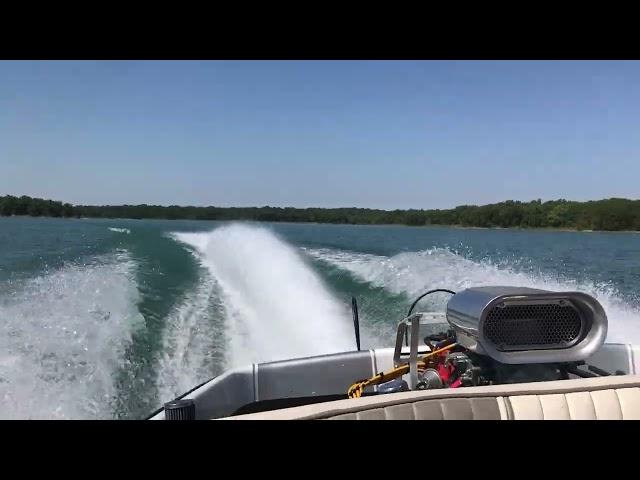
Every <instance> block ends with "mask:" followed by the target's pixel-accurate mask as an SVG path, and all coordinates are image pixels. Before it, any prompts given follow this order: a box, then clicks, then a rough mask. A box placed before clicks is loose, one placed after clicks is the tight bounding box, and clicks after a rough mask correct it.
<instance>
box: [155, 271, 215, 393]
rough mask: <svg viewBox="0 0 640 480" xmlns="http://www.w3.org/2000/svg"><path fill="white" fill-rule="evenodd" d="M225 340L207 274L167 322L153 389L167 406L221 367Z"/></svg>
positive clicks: (203, 275) (210, 281)
mask: <svg viewBox="0 0 640 480" xmlns="http://www.w3.org/2000/svg"><path fill="white" fill-rule="evenodd" d="M226 343H227V338H226V335H225V330H224V307H223V305H222V303H221V301H220V295H219V287H218V285H217V283H216V281H215V279H213V278H212V277H211V276H210V275H209V274H208V273H207V272H206V271H205V272H202V276H201V281H200V284H199V285H198V286H197V287H196V289H195V290H194V291H192V292H190V293H188V294H187V295H186V296H185V298H184V300H183V301H182V302H181V303H179V304H178V306H177V307H176V308H174V310H173V311H172V312H171V314H170V315H169V316H168V317H167V319H166V324H165V331H164V336H163V348H162V350H161V352H160V354H161V357H160V360H159V362H158V367H157V380H156V385H157V388H158V394H159V398H160V400H162V401H163V402H166V401H168V400H171V399H173V398H175V397H177V396H178V395H180V394H182V393H184V392H186V391H188V390H190V389H191V388H193V387H194V386H195V385H198V384H200V383H202V382H203V381H205V380H208V379H209V378H211V377H212V376H213V375H214V374H216V373H219V371H220V370H221V368H222V367H224V352H225V345H226Z"/></svg>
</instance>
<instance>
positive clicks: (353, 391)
mask: <svg viewBox="0 0 640 480" xmlns="http://www.w3.org/2000/svg"><path fill="white" fill-rule="evenodd" d="M456 345H457V344H456V343H452V344H451V345H447V346H446V347H442V348H441V349H439V350H435V351H433V352H431V353H427V354H426V355H424V356H423V357H421V358H420V359H419V360H418V366H426V360H427V359H428V358H430V357H433V356H434V355H437V354H439V353H442V352H444V351H446V350H449V349H451V348H453V347H455V346H456ZM408 371H409V365H402V366H401V367H397V368H394V369H393V370H390V371H389V372H387V373H378V374H376V375H374V376H373V377H371V378H370V379H368V380H361V381H359V382H356V383H354V384H353V385H351V386H350V387H349V390H347V395H348V396H349V398H360V397H361V396H362V394H363V392H364V389H365V388H366V387H368V386H370V385H377V384H379V383H381V382H382V381H383V380H384V381H389V380H393V379H395V378H398V377H401V376H402V375H404V374H406V373H407V372H408Z"/></svg>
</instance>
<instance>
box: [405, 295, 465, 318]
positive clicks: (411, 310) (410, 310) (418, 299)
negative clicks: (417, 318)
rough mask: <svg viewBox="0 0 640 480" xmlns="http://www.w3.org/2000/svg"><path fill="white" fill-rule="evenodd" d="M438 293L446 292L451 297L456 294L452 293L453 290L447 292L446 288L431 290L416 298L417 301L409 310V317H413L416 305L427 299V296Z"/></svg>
mask: <svg viewBox="0 0 640 480" xmlns="http://www.w3.org/2000/svg"><path fill="white" fill-rule="evenodd" d="M436 292H446V293H450V294H451V295H455V294H456V292H454V291H452V290H447V289H446V288H436V289H435V290H429V291H428V292H425V293H423V294H422V295H420V296H419V297H418V298H416V301H415V302H413V304H412V305H411V308H409V313H407V317H408V316H409V315H411V312H413V309H414V307H415V306H416V304H417V303H418V302H419V301H420V300H422V299H423V298H424V297H426V296H427V295H429V294H431V293H436Z"/></svg>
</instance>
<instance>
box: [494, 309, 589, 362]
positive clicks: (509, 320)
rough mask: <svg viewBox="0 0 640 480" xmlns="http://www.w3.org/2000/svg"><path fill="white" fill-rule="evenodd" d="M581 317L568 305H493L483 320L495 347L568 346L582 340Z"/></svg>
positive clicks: (513, 348)
mask: <svg viewBox="0 0 640 480" xmlns="http://www.w3.org/2000/svg"><path fill="white" fill-rule="evenodd" d="M581 329H582V320H581V318H580V315H579V314H578V312H577V311H576V310H575V308H573V307H571V306H568V305H558V304H540V305H506V306H504V307H494V308H493V309H492V310H491V311H490V312H489V313H488V315H487V317H486V320H485V322H484V335H485V337H486V338H487V339H488V340H489V341H490V342H492V343H493V344H494V345H495V347H496V349H498V350H500V351H505V350H519V349H526V348H536V347H537V348H569V347H571V346H572V345H573V344H574V343H576V342H577V341H578V340H579V337H580V331H581Z"/></svg>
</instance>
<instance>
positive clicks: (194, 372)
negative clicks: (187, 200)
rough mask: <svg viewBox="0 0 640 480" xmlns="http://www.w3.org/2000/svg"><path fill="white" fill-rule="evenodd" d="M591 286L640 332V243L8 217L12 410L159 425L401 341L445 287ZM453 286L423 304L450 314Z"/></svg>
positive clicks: (3, 385) (4, 242) (2, 413)
mask: <svg viewBox="0 0 640 480" xmlns="http://www.w3.org/2000/svg"><path fill="white" fill-rule="evenodd" d="M489 284H502V285H505V284H507V285H520V286H535V287H539V288H548V289H555V290H562V289H571V290H581V291H585V292H587V293H590V294H592V295H595V296H596V297H597V298H598V299H599V300H600V302H601V303H602V304H603V306H604V307H605V310H606V311H607V314H608V316H609V322H610V331H609V341H624V342H640V321H639V319H640V316H639V314H640V297H638V292H639V291H640V235H638V234H633V233H598V232H583V233H579V232H549V231H514V230H474V229H452V228H437V227H433V228H412V227H399V226H342V225H315V224H250V223H242V224H238V223H230V224H229V223H218V222H197V221H148V220H139V221H138V220H90V219H82V220H75V219H74V220H63V219H42V218H37V219H34V218H17V217H16V218H0V418H143V417H145V416H146V415H147V414H148V413H149V412H151V411H153V410H154V409H156V408H157V407H158V406H160V405H161V404H162V403H163V402H164V401H168V400H170V399H172V398H174V397H175V396H177V395H179V394H181V393H183V392H184V391H186V390H188V389H190V388H191V387H193V386H194V385H196V384H198V383H201V382H202V381H204V380H207V379H208V378H210V377H212V376H214V375H217V374H219V373H220V372H221V371H223V370H224V369H226V368H229V367H232V366H236V365H240V364H243V363H247V362H253V361H268V360H276V359H282V358H288V357H291V356H304V355H315V354H320V353H329V352H333V351H341V350H344V349H352V348H354V340H353V332H352V324H351V312H350V298H351V296H352V295H355V296H356V297H357V298H358V302H359V306H360V314H361V324H362V336H363V344H364V346H365V347H368V346H380V345H385V346H386V345H390V344H391V343H392V341H393V333H394V331H395V324H396V323H397V321H398V320H400V319H401V318H402V316H403V314H404V313H405V312H406V310H407V308H408V306H409V305H410V303H411V301H412V300H413V298H414V297H415V296H417V295H419V294H420V293H421V292H422V291H424V290H426V289H429V288H436V287H442V288H449V289H453V290H459V289H462V288H465V287H468V286H472V285H489ZM446 298H447V296H446V294H442V296H437V295H435V296H433V297H432V298H430V299H428V301H425V302H424V303H423V304H422V309H423V310H435V309H442V308H443V306H444V304H445V301H446Z"/></svg>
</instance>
